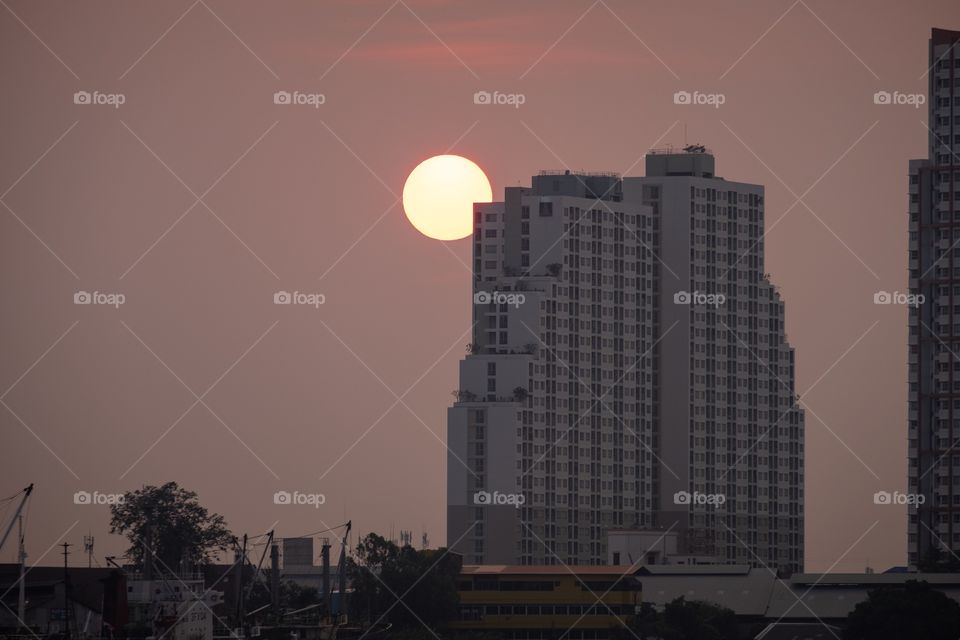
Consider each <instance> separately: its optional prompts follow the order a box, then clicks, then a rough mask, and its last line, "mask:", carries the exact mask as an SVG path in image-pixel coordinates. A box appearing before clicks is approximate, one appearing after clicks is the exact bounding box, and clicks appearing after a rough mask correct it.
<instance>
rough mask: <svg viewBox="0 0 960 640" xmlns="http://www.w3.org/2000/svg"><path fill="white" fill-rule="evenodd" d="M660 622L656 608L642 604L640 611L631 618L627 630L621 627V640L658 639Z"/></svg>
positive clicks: (648, 604)
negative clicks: (634, 639)
mask: <svg viewBox="0 0 960 640" xmlns="http://www.w3.org/2000/svg"><path fill="white" fill-rule="evenodd" d="M659 621H660V616H659V614H658V613H657V610H656V609H655V608H654V606H653V605H652V604H650V603H649V602H644V603H641V605H640V611H638V612H637V613H635V614H634V615H633V617H631V618H630V621H629V622H628V623H627V628H626V629H624V628H622V627H621V633H620V634H619V635H620V638H621V640H631V639H632V638H638V639H639V640H648V639H651V638H656V637H657V634H658V633H659V627H658V626H657V625H658V623H659Z"/></svg>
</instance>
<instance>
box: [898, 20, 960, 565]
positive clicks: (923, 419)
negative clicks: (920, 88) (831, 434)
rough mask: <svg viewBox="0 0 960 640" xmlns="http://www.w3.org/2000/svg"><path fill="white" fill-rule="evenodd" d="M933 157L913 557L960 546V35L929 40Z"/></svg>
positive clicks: (914, 432) (912, 348) (919, 177)
mask: <svg viewBox="0 0 960 640" xmlns="http://www.w3.org/2000/svg"><path fill="white" fill-rule="evenodd" d="M929 64H930V66H929V69H930V71H929V74H928V78H929V89H928V99H927V105H928V109H929V111H928V120H927V127H928V130H929V134H928V142H927V146H928V154H927V157H926V158H925V159H922V160H911V161H910V185H909V194H910V195H909V199H910V212H909V215H910V236H909V237H910V253H909V269H910V272H909V277H910V291H911V293H912V294H914V295H916V296H923V297H922V298H919V297H917V298H915V300H922V301H923V302H922V304H919V305H916V306H914V307H911V308H910V312H909V313H910V315H909V338H908V341H909V354H908V358H909V391H908V393H909V403H908V413H909V415H908V430H909V436H908V437H909V467H908V481H909V491H910V492H912V493H917V494H920V495H922V496H923V499H918V500H917V501H915V502H918V503H921V504H911V505H908V507H907V508H908V525H907V526H908V538H907V539H908V561H909V564H910V565H911V566H912V567H917V565H918V564H919V563H922V562H924V561H925V560H928V559H932V558H933V557H935V556H936V554H937V552H938V551H939V552H941V553H942V554H943V555H949V554H950V553H951V552H952V553H956V552H958V551H960V447H958V446H957V444H958V442H960V359H958V358H957V352H958V350H960V248H958V245H960V155H958V154H960V31H947V30H943V29H934V30H933V32H932V34H931V37H930V43H929Z"/></svg>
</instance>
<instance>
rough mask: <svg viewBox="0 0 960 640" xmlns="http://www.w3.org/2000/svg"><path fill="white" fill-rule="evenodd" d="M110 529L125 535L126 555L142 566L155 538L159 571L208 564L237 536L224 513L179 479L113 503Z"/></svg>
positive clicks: (128, 492)
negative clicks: (203, 501) (213, 510)
mask: <svg viewBox="0 0 960 640" xmlns="http://www.w3.org/2000/svg"><path fill="white" fill-rule="evenodd" d="M110 533H117V534H121V535H124V536H126V538H127V540H129V541H130V547H129V548H128V549H127V556H128V557H129V558H130V559H131V560H133V562H134V564H136V565H137V566H138V567H141V568H142V567H143V566H144V559H145V558H144V552H145V548H146V543H147V540H148V539H152V542H151V544H152V546H153V549H154V554H155V556H156V558H157V559H158V561H159V562H158V564H159V566H158V569H159V570H169V571H176V570H177V569H178V567H179V565H180V562H181V560H182V561H184V562H186V563H188V564H191V565H197V564H208V563H210V562H211V561H212V560H213V559H214V558H215V557H216V554H217V552H221V551H226V550H227V547H228V545H230V544H231V542H233V541H234V540H235V539H234V537H233V535H232V534H231V533H230V531H229V530H228V529H227V524H226V521H225V520H224V519H223V516H220V515H218V514H216V513H213V514H211V513H209V512H208V511H207V509H206V508H205V507H204V506H203V505H201V504H200V502H199V501H198V500H197V494H196V493H194V492H193V491H188V490H187V489H183V488H181V487H180V486H179V485H177V483H176V482H167V483H166V484H164V485H162V486H159V487H154V486H145V487H143V488H142V489H137V490H136V491H127V492H126V493H125V494H124V496H123V500H122V501H121V502H119V503H118V504H113V505H110ZM160 563H162V564H160Z"/></svg>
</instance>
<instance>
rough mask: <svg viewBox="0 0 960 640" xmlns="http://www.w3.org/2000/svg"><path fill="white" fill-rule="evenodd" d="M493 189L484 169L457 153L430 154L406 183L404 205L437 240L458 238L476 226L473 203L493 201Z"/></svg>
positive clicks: (417, 223) (416, 223)
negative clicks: (455, 154) (474, 224)
mask: <svg viewBox="0 0 960 640" xmlns="http://www.w3.org/2000/svg"><path fill="white" fill-rule="evenodd" d="M492 199H493V191H492V190H491V188H490V181H489V180H488V179H487V176H486V175H485V174H484V173H483V169H481V168H480V167H479V166H477V165H476V163H474V162H472V161H470V160H468V159H466V158H463V157H461V156H454V155H442V156H434V157H432V158H428V159H427V160H424V161H423V162H421V163H420V164H419V165H417V167H416V168H415V169H414V170H413V171H411V172H410V176H409V177H408V178H407V182H406V184H405V185H404V186H403V209H404V211H405V212H406V214H407V218H409V220H410V222H411V224H413V226H414V227H416V229H417V230H418V231H419V232H420V233H422V234H423V235H425V236H427V237H430V238H434V239H436V240H459V239H461V238H465V237H467V236H469V235H470V233H471V232H472V229H473V203H474V202H490V201H491V200H492Z"/></svg>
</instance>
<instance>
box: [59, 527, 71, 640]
mask: <svg viewBox="0 0 960 640" xmlns="http://www.w3.org/2000/svg"><path fill="white" fill-rule="evenodd" d="M60 546H61V547H63V628H64V632H63V637H64V638H65V640H70V595H69V591H70V574H69V573H68V572H67V556H69V555H70V551H69V549H70V547H72V546H73V545H72V544H70V543H69V542H64V543H63V544H62V545H60Z"/></svg>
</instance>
